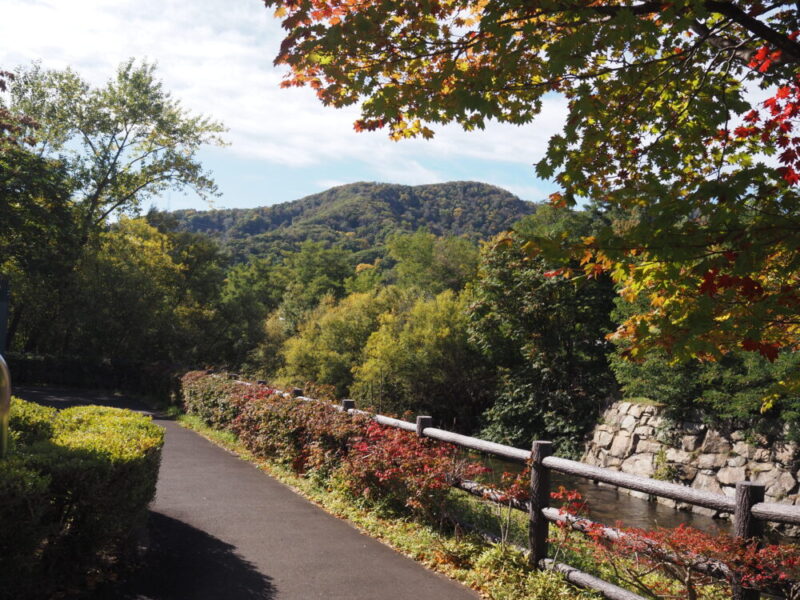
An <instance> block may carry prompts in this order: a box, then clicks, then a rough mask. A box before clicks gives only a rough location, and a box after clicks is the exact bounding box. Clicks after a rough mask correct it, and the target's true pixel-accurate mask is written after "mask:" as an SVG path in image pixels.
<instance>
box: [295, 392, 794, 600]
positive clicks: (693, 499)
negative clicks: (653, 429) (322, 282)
mask: <svg viewBox="0 0 800 600" xmlns="http://www.w3.org/2000/svg"><path fill="white" fill-rule="evenodd" d="M290 395H291V396H294V397H295V398H297V399H299V400H307V401H316V400H315V399H313V398H307V397H305V396H302V392H301V391H300V390H295V392H294V393H292V394H290ZM334 406H336V407H337V408H338V409H339V410H341V411H345V412H348V413H352V414H362V415H366V416H368V417H370V418H371V419H373V420H374V421H375V422H377V423H379V424H380V425H384V426H387V427H395V428H398V429H403V430H405V431H409V432H414V433H416V434H417V435H419V436H421V437H427V438H431V439H434V440H438V441H441V442H447V443H450V444H454V445H456V446H458V447H461V448H465V449H467V450H473V451H477V452H481V453H484V454H489V455H492V456H496V457H499V458H502V459H505V460H508V461H511V462H515V463H520V464H527V465H529V466H530V470H531V481H530V500H529V501H528V502H521V501H514V500H509V499H507V498H505V497H503V496H502V494H499V493H497V492H496V491H493V490H492V489H491V488H487V487H486V486H483V485H481V484H479V483H477V482H473V481H456V482H454V486H455V487H458V488H459V489H461V490H463V491H465V492H467V493H470V494H473V495H475V496H478V497H480V498H483V499H485V500H490V501H494V502H497V503H501V504H503V505H506V506H511V507H512V508H516V509H518V510H522V511H525V512H527V513H528V515H529V529H528V538H529V560H530V563H531V565H532V566H534V567H535V568H539V569H545V568H546V569H553V570H556V571H559V572H561V573H563V574H564V576H565V578H566V579H567V580H568V581H570V582H572V583H574V584H576V585H579V586H582V587H585V588H589V589H592V590H595V591H598V592H600V593H602V594H603V595H604V596H606V597H607V598H611V599H612V600H645V599H644V598H643V597H642V596H639V595H638V594H635V593H633V592H630V591H628V590H625V589H623V588H620V587H618V586H616V585H614V584H611V583H609V582H606V581H603V580H602V579H599V578H597V577H594V576H592V575H589V574H588V573H584V572H582V571H579V570H578V569H575V568H573V567H571V566H569V565H565V564H561V563H555V562H554V561H552V560H550V559H548V558H547V552H548V538H549V535H548V534H549V526H550V523H560V524H563V525H566V526H569V527H571V528H572V529H575V530H576V531H582V532H588V531H589V530H591V531H592V532H593V533H594V534H595V535H597V534H598V532H599V534H600V535H601V536H602V537H604V538H606V539H609V540H616V539H619V538H620V537H622V536H625V535H629V534H627V533H625V532H622V531H620V530H618V529H615V528H613V527H606V526H602V525H599V524H596V523H592V522H591V521H589V520H588V519H584V518H577V517H573V516H571V515H568V514H564V513H563V512H562V511H560V510H558V509H555V508H552V507H550V492H551V487H550V472H551V471H555V472H557V473H562V474H564V475H571V476H574V477H581V478H584V479H588V480H591V481H593V482H595V483H597V482H602V483H606V484H610V485H613V486H616V487H620V488H624V489H628V490H634V491H638V492H643V493H645V494H649V495H651V496H658V497H661V498H669V499H671V500H676V501H679V502H683V503H686V504H691V505H694V506H701V507H704V508H710V509H713V510H716V511H719V512H724V513H729V514H731V515H733V535H734V536H735V537H736V538H740V539H744V540H751V539H753V538H756V539H760V538H762V537H763V535H764V523H766V522H773V523H782V524H787V525H800V507H798V506H793V505H789V504H779V503H773V502H764V486H763V485H761V484H757V483H753V482H749V481H743V482H739V483H737V484H736V488H735V489H736V495H735V497H734V498H729V497H727V496H724V495H721V494H715V493H713V492H707V491H703V490H697V489H694V488H690V487H686V486H684V485H680V484H676V483H670V482H666V481H660V480H656V479H650V478H647V477H640V476H637V475H630V474H628V473H623V472H621V471H615V470H613V469H606V468H602V467H595V466H591V465H587V464H584V463H581V462H578V461H574V460H568V459H565V458H559V457H557V456H553V455H552V449H553V445H552V442H549V441H534V442H533V444H532V446H531V449H530V450H523V449H521V448H514V447H512V446H506V445H504V444H498V443H495V442H489V441H486V440H482V439H480V438H475V437H470V436H467V435H462V434H458V433H453V432H451V431H446V430H443V429H437V428H435V427H433V420H432V418H431V417H429V416H418V417H417V419H416V423H412V422H409V421H403V420H401V419H395V418H392V417H387V416H384V415H378V414H372V413H368V412H366V411H362V410H358V409H356V408H355V402H354V401H353V400H351V399H345V400H342V401H341V404H337V405H334ZM693 568H694V569H695V570H697V571H699V572H702V573H705V574H707V575H711V576H713V577H719V578H727V577H726V576H727V575H729V573H728V570H727V567H726V566H725V565H723V564H721V563H718V562H714V561H712V560H708V561H705V562H704V561H698V562H697V564H696V565H694V566H693ZM732 591H733V598H734V599H735V600H758V599H759V598H760V597H761V592H760V591H759V590H757V589H750V588H744V587H742V586H741V585H739V584H737V583H734V584H733V585H732Z"/></svg>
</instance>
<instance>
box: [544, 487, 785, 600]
mask: <svg viewBox="0 0 800 600" xmlns="http://www.w3.org/2000/svg"><path fill="white" fill-rule="evenodd" d="M551 498H552V499H553V500H554V501H557V502H560V503H561V508H560V511H561V513H562V514H564V515H568V516H570V517H572V519H571V520H564V521H561V522H559V524H558V527H557V528H556V529H555V532H554V535H553V536H552V537H551V540H550V541H551V542H552V543H553V544H554V545H555V546H556V548H558V550H559V551H561V550H566V551H571V552H573V553H579V554H582V555H584V557H585V556H586V555H587V554H588V555H589V557H590V558H591V559H593V560H594V564H595V565H602V566H603V567H602V568H603V570H604V573H603V576H604V578H605V579H610V580H612V581H613V582H614V583H617V584H618V585H622V586H624V587H626V588H628V589H632V590H634V591H636V593H638V594H639V595H641V596H643V597H645V598H651V599H653V600H665V599H672V598H685V599H687V600H699V599H704V598H724V597H727V590H729V589H730V587H731V586H733V585H737V586H741V587H743V588H748V589H757V590H761V591H764V592H768V593H770V594H773V595H775V596H777V597H779V598H787V599H789V600H798V599H800V547H799V546H796V545H777V544H762V543H761V542H760V540H757V539H752V540H744V539H739V538H735V537H732V536H730V535H728V534H727V533H716V534H710V533H706V532H704V531H700V530H698V529H695V528H692V527H687V526H686V525H684V524H681V525H679V526H678V527H675V528H668V527H656V528H654V529H650V530H646V529H640V528H635V527H624V526H621V525H618V526H617V527H616V528H615V529H610V528H607V527H605V526H604V525H601V524H600V523H595V522H592V521H589V520H588V519H585V518H584V515H585V514H586V512H587V509H588V505H587V502H586V500H585V499H584V498H583V497H582V496H581V494H580V493H579V492H577V491H575V490H567V489H565V488H563V487H561V488H559V490H558V491H556V492H553V493H552V494H551ZM574 524H577V525H578V526H579V528H580V529H581V530H582V531H583V533H584V534H585V537H579V538H576V537H575V536H573V535H571V534H570V532H571V530H572V526H573V525H574Z"/></svg>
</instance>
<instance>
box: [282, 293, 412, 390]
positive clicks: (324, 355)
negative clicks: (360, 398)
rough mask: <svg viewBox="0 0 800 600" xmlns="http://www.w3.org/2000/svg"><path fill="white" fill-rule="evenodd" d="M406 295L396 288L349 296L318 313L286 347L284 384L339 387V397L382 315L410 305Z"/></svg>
mask: <svg viewBox="0 0 800 600" xmlns="http://www.w3.org/2000/svg"><path fill="white" fill-rule="evenodd" d="M410 301H411V300H410V297H409V294H408V293H404V292H402V291H401V290H399V289H398V288H396V287H388V288H385V289H383V290H381V291H380V292H377V293H376V292H365V293H357V294H351V295H349V296H347V297H346V298H344V299H342V300H341V301H340V302H338V303H337V304H333V305H330V304H328V305H325V304H321V305H320V307H319V308H318V309H317V310H316V311H314V312H313V313H312V314H311V316H310V317H309V318H308V319H307V320H306V321H305V323H303V325H301V327H300V332H299V334H298V335H296V336H295V337H293V338H291V339H289V340H288V341H287V342H286V344H285V346H284V349H283V353H284V356H285V358H286V364H285V366H284V368H283V369H282V370H281V372H280V374H279V377H280V380H281V381H283V382H285V383H288V384H290V385H303V384H305V383H306V382H307V381H313V382H315V383H319V384H325V385H333V386H336V392H337V394H338V395H340V396H344V395H345V394H346V393H347V390H348V389H349V387H350V385H351V384H352V382H353V374H352V370H353V367H354V366H356V365H358V364H359V363H360V362H361V359H362V353H363V349H364V345H365V344H366V343H367V339H368V338H369V337H370V335H371V334H372V333H373V332H374V331H375V330H376V329H378V324H379V321H378V320H379V318H380V316H381V315H382V314H390V313H391V312H392V311H395V310H397V309H398V307H400V306H401V305H403V304H407V303H409V302H410Z"/></svg>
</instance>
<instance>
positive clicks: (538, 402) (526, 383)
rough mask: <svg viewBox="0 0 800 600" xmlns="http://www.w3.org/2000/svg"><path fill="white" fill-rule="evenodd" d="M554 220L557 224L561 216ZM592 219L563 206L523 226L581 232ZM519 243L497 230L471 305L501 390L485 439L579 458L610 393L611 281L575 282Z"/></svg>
mask: <svg viewBox="0 0 800 600" xmlns="http://www.w3.org/2000/svg"><path fill="white" fill-rule="evenodd" d="M559 215H560V218H557V217H558V216H559ZM590 226H591V220H590V219H589V218H588V216H587V215H586V214H576V213H573V212H572V211H568V210H566V209H561V210H557V211H556V210H547V209H544V210H541V211H537V213H536V214H535V215H534V216H532V217H527V218H526V219H524V220H523V221H522V222H521V223H520V224H519V228H520V229H523V230H526V231H534V232H535V231H542V230H543V229H548V230H551V231H552V232H553V233H558V234H559V235H560V234H561V233H564V234H568V232H569V231H570V229H567V228H574V229H571V234H572V235H573V236H580V235H581V233H583V234H584V235H586V233H588V231H589V227H590ZM524 243H525V242H524V240H523V239H520V238H518V237H514V236H513V235H508V234H503V235H501V237H499V238H498V239H496V240H494V241H493V242H490V243H487V244H486V245H485V246H484V248H483V252H482V253H481V264H480V269H479V274H478V279H477V281H476V282H475V285H474V299H473V302H472V304H471V306H470V317H471V320H470V326H469V330H470V334H471V337H472V339H473V342H474V343H475V344H476V345H477V346H478V347H479V348H480V349H481V351H482V352H483V353H484V355H485V356H486V357H487V359H488V362H489V363H490V364H492V365H494V367H495V370H496V376H495V378H496V380H497V382H498V384H497V394H496V399H495V400H494V403H493V404H492V406H491V407H489V409H488V410H487V411H486V413H485V414H484V421H485V423H484V425H485V427H484V431H483V435H485V436H487V437H489V439H493V440H496V441H499V442H503V443H510V444H512V445H516V446H526V445H528V444H530V441H531V440H532V439H537V437H538V438H547V439H552V440H554V441H555V442H556V444H557V448H558V451H559V453H560V454H562V455H564V454H566V455H577V454H579V453H580V452H581V449H582V445H583V438H584V435H585V433H586V432H587V431H588V430H589V429H590V428H591V427H592V426H593V425H594V424H595V422H596V419H597V416H598V414H599V412H600V409H601V408H602V407H603V405H604V403H606V402H607V401H608V400H609V399H610V398H612V397H613V396H614V394H615V392H616V389H615V385H614V378H613V375H611V373H610V372H609V368H608V362H607V360H606V355H607V354H608V352H609V350H610V347H611V344H610V343H609V342H607V341H606V340H605V335H606V334H607V333H608V332H609V331H611V330H612V329H613V324H612V320H611V316H610V313H611V309H612V307H613V298H614V293H613V289H612V286H611V282H610V281H609V280H608V278H607V277H601V278H598V279H596V280H595V279H592V280H581V281H571V280H569V279H565V278H563V277H561V276H560V275H558V274H557V272H556V270H554V269H552V265H548V264H547V263H546V262H545V261H544V259H543V258H542V257H536V258H530V257H529V256H528V254H527V252H526V251H525V247H524Z"/></svg>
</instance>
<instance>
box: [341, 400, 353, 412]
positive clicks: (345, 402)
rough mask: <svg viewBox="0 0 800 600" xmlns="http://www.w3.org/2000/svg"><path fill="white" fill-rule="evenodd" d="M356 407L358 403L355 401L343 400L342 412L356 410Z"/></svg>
mask: <svg viewBox="0 0 800 600" xmlns="http://www.w3.org/2000/svg"><path fill="white" fill-rule="evenodd" d="M355 407H356V401H355V400H352V399H350V398H344V399H343V400H342V411H343V412H347V411H348V410H350V409H351V408H355Z"/></svg>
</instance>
